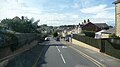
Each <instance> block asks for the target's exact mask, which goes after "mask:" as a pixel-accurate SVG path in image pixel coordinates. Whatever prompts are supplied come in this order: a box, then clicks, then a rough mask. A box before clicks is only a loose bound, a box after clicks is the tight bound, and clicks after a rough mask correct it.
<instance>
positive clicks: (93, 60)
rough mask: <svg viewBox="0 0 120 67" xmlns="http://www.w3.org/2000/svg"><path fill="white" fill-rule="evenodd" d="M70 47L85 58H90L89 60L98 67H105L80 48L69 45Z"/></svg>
mask: <svg viewBox="0 0 120 67" xmlns="http://www.w3.org/2000/svg"><path fill="white" fill-rule="evenodd" d="M69 47H70V48H72V49H73V50H75V51H76V52H78V53H79V54H80V55H82V56H83V57H85V58H87V59H88V60H90V61H91V62H93V63H94V64H95V65H97V66H98V67H106V66H105V65H103V64H102V63H100V62H98V61H97V60H95V59H93V58H92V57H90V56H88V55H87V54H85V53H83V52H81V51H80V50H78V49H76V48H74V47H72V46H69Z"/></svg>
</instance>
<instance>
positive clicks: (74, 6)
mask: <svg viewBox="0 0 120 67" xmlns="http://www.w3.org/2000/svg"><path fill="white" fill-rule="evenodd" d="M71 7H72V8H74V9H76V8H79V4H78V3H74V5H72V6H71Z"/></svg>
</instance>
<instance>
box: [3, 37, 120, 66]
mask: <svg viewBox="0 0 120 67" xmlns="http://www.w3.org/2000/svg"><path fill="white" fill-rule="evenodd" d="M7 61H8V62H7V63H6V65H4V66H3V67H120V60H119V59H116V58H114V57H111V56H108V55H106V54H103V53H100V52H97V51H93V50H91V49H88V48H84V47H80V46H78V45H75V44H72V43H69V42H65V41H63V40H62V41H55V40H54V39H53V38H51V39H50V41H47V42H45V43H42V44H41V43H40V44H39V45H36V46H35V47H33V48H31V49H29V50H27V51H25V52H23V53H21V54H20V55H18V56H16V57H14V58H11V59H9V60H7Z"/></svg>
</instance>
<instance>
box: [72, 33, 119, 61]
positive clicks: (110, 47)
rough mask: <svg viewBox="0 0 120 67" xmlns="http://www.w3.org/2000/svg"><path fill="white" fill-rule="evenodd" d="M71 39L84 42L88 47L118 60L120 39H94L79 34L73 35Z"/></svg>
mask: <svg viewBox="0 0 120 67" xmlns="http://www.w3.org/2000/svg"><path fill="white" fill-rule="evenodd" d="M73 38H74V39H76V40H78V41H81V42H84V43H86V44H88V45H90V46H93V47H96V48H98V49H100V51H101V52H104V53H106V54H108V55H111V56H114V57H116V58H119V59H120V39H103V40H102V39H94V38H91V37H87V36H83V35H82V36H81V35H79V34H74V35H73Z"/></svg>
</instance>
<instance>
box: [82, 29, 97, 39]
mask: <svg viewBox="0 0 120 67" xmlns="http://www.w3.org/2000/svg"><path fill="white" fill-rule="evenodd" d="M82 33H84V34H85V35H86V36H88V37H93V38H94V37H95V32H93V31H85V30H84V31H82Z"/></svg>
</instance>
